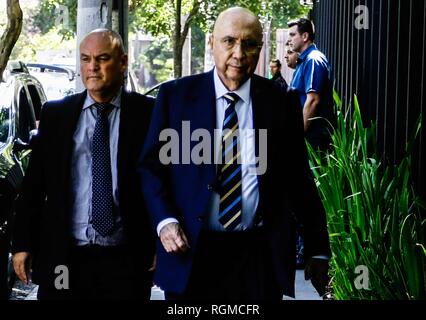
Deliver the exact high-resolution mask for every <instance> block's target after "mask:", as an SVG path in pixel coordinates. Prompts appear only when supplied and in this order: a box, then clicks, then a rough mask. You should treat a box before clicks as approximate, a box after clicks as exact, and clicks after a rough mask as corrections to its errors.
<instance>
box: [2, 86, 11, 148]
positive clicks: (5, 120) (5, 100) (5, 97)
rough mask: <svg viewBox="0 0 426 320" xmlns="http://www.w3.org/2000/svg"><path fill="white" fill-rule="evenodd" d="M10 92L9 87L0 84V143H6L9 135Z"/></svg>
mask: <svg viewBox="0 0 426 320" xmlns="http://www.w3.org/2000/svg"><path fill="white" fill-rule="evenodd" d="M12 94H13V92H12V88H11V87H9V86H7V84H5V83H2V84H0V97H1V99H0V145H2V144H4V143H6V141H7V138H8V137H9V130H10V112H11V102H12V99H11V98H12Z"/></svg>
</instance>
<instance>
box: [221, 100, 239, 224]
mask: <svg viewBox="0 0 426 320" xmlns="http://www.w3.org/2000/svg"><path fill="white" fill-rule="evenodd" d="M223 97H224V98H225V100H226V101H227V103H228V105H227V107H226V110H225V117H224V120H223V128H222V130H223V132H222V163H221V165H220V166H219V172H218V175H219V196H220V204H219V222H220V223H221V224H222V225H223V227H224V228H225V230H229V231H232V230H235V229H236V228H237V227H238V226H239V225H240V223H241V209H242V206H241V203H242V202H241V201H242V199H241V196H242V192H241V178H242V175H241V155H240V136H239V128H238V116H237V112H236V111H235V105H236V103H237V101H238V100H239V98H240V97H239V96H238V95H237V94H235V93H232V92H230V93H227V94H225V95H224V96H223Z"/></svg>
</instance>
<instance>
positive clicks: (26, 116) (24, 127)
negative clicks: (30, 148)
mask: <svg viewBox="0 0 426 320" xmlns="http://www.w3.org/2000/svg"><path fill="white" fill-rule="evenodd" d="M18 115H19V116H18V117H19V127H18V137H19V138H21V140H22V141H24V142H29V138H30V131H31V130H32V129H35V128H36V124H35V116H34V111H33V108H32V106H31V104H30V102H29V99H28V96H27V91H26V90H25V87H21V89H20V90H19V100H18Z"/></svg>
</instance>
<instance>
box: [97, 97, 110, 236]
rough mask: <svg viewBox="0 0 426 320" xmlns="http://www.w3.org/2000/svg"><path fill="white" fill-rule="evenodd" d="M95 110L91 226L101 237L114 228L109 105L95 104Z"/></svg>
mask: <svg viewBox="0 0 426 320" xmlns="http://www.w3.org/2000/svg"><path fill="white" fill-rule="evenodd" d="M95 106H96V109H97V117H96V125H95V131H94V132H93V140H92V225H93V228H94V229H95V230H96V232H98V233H99V234H100V235H102V236H106V235H108V234H110V233H111V231H112V229H113V228H114V220H113V211H112V210H113V205H114V202H113V197H112V175H111V156H110V148H109V123H108V111H109V110H110V109H111V108H112V107H113V106H112V105H111V104H108V103H105V104H95Z"/></svg>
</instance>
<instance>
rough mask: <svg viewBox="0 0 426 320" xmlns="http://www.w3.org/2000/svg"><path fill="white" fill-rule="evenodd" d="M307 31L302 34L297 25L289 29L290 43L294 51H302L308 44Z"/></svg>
mask: <svg viewBox="0 0 426 320" xmlns="http://www.w3.org/2000/svg"><path fill="white" fill-rule="evenodd" d="M306 38H307V33H306V32H305V33H304V34H300V33H299V31H298V30H297V25H294V26H292V27H291V28H290V29H289V30H288V40H289V45H290V47H291V49H292V50H293V51H296V52H299V53H301V52H302V51H303V48H304V46H305V45H306Z"/></svg>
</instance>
